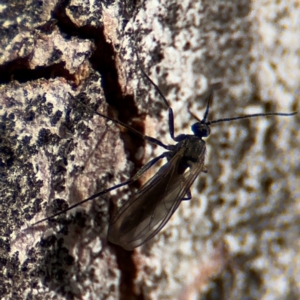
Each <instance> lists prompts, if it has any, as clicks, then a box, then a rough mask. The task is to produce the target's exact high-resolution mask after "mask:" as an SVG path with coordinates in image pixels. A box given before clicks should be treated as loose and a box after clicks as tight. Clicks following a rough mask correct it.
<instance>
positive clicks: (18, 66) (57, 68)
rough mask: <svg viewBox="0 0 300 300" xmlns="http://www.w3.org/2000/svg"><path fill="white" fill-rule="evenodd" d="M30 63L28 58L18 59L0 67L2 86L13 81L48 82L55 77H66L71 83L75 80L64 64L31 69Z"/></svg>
mask: <svg viewBox="0 0 300 300" xmlns="http://www.w3.org/2000/svg"><path fill="white" fill-rule="evenodd" d="M28 61H29V60H28V57H24V58H18V59H16V60H14V61H10V62H8V63H6V64H3V65H2V66H0V84H6V83H9V82H10V81H11V80H17V81H18V82H20V83H25V82H28V81H34V80H38V79H40V78H44V79H46V80H48V79H50V78H55V77H64V78H66V79H67V80H70V81H74V80H75V76H74V75H72V74H70V73H69V72H68V70H66V69H65V64H64V63H63V62H61V63H57V64H53V65H51V66H46V67H36V68H35V69H30V68H29V64H28Z"/></svg>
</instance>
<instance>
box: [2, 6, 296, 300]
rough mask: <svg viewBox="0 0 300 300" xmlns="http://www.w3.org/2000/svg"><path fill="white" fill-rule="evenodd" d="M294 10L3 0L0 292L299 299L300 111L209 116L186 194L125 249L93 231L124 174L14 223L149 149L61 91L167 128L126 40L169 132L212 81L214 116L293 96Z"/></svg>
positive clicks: (157, 129)
mask: <svg viewBox="0 0 300 300" xmlns="http://www.w3.org/2000/svg"><path fill="white" fill-rule="evenodd" d="M299 13H300V11H299V5H298V6H297V1H294V2H293V1H282V2H280V1H279V2H276V4H273V1H265V2H264V5H263V6H262V5H261V3H260V1H252V2H249V1H188V0H187V1H181V2H179V1H172V2H170V1H154V0H151V1H150V0H149V1H144V3H135V2H132V1H120V2H118V1H116V2H113V1H70V2H64V1H61V2H55V1H52V2H51V1H39V2H35V1H32V2H26V4H24V3H23V1H10V2H9V4H8V3H7V4H3V6H1V15H0V24H1V26H0V30H1V34H0V36H1V40H0V49H1V50H0V51H1V52H0V69H1V70H0V83H1V86H0V94H1V96H0V105H1V111H0V116H1V120H0V121H1V128H0V130H1V131H0V142H1V143H0V161H1V180H0V190H1V200H0V201H1V202H0V205H1V209H0V213H1V218H0V222H1V226H0V228H1V237H0V238H1V241H0V257H1V258H0V268H1V272H0V274H1V275H0V281H1V283H0V287H1V288H0V294H1V298H2V299H54V298H55V299H138V298H139V299H140V298H143V299H197V298H199V299H200V298H201V299H242V298H244V297H245V298H247V299H298V298H299V296H300V293H299V290H300V286H299V282H300V280H299V279H300V278H299V277H300V266H299V261H300V259H299V250H298V248H299V198H300V185H299V177H300V173H299V172H300V171H299V170H300V167H299V166H300V165H299V157H300V153H299V149H300V147H299V143H300V137H299V130H298V127H299V116H298V115H296V116H295V117H293V118H266V119H259V120H258V119H252V120H248V121H241V122H234V123H225V124H222V125H221V124H220V126H217V125H216V126H212V128H211V129H212V134H211V136H210V137H209V138H208V139H207V144H208V157H207V163H206V165H207V169H208V173H207V174H200V176H199V181H197V182H196V183H195V184H194V186H193V190H192V194H193V199H192V200H191V201H189V202H184V203H182V204H181V206H180V208H179V209H178V212H177V213H176V214H175V215H174V216H173V218H172V219H171V220H170V222H169V223H168V224H167V226H166V227H165V229H164V230H163V231H162V232H161V233H160V234H158V235H157V236H156V237H155V238H154V239H153V240H151V241H150V242H148V243H147V244H146V245H143V246H142V247H140V248H138V249H137V250H135V251H133V252H127V251H125V250H123V249H120V248H117V247H115V246H114V245H111V244H108V243H107V241H106V230H107V225H108V221H109V217H110V215H111V214H112V213H113V211H114V210H115V208H116V204H117V203H119V204H120V203H121V201H117V200H118V199H119V200H120V199H124V200H126V198H128V197H130V192H132V191H130V189H128V188H124V189H122V190H118V191H115V192H114V193H112V194H110V195H106V196H104V197H101V198H99V199H97V200H96V201H93V202H92V203H89V204H87V205H84V206H83V207H81V208H78V209H77V210H76V212H73V213H71V212H70V213H69V214H68V216H67V217H65V216H60V217H59V218H58V219H57V220H56V221H55V222H51V223H44V224H40V225H39V226H37V227H36V228H32V229H31V230H27V231H22V230H24V229H25V228H26V227H27V226H28V225H29V224H30V223H33V222H35V221H37V220H39V219H41V218H43V217H45V216H46V215H49V214H51V212H53V211H57V210H59V209H60V208H62V207H63V206H64V205H65V204H66V202H67V203H68V204H69V205H71V204H73V203H76V202H78V201H80V200H81V199H83V198H85V197H87V196H90V195H91V194H93V193H94V192H96V191H99V190H101V189H103V188H105V187H107V186H111V185H113V184H116V183H118V182H121V181H123V180H125V179H126V178H128V177H129V176H130V174H132V173H133V172H134V171H136V170H137V169H138V168H139V167H140V166H141V165H142V164H143V163H145V162H146V161H147V160H149V159H150V158H151V157H153V155H157V154H158V153H160V152H161V149H158V148H156V149H153V147H152V146H149V145H147V146H146V145H145V143H144V142H143V141H141V140H139V139H137V138H136V137H135V136H134V135H132V134H130V133H128V132H127V131H124V130H123V129H120V128H118V127H117V126H115V125H114V124H112V123H107V122H105V120H103V119H101V118H100V117H98V116H95V115H93V114H92V113H90V111H88V110H87V109H86V107H84V106H82V105H80V103H79V102H78V101H76V100H75V99H73V98H72V97H71V96H70V95H69V93H71V94H72V95H74V96H77V99H79V100H80V101H83V102H84V103H85V104H86V105H88V106H90V107H92V108H93V109H98V110H99V111H101V112H103V113H106V114H110V115H113V116H115V117H118V118H119V119H120V120H122V121H124V122H126V123H128V124H131V125H132V126H134V127H135V128H137V129H138V130H140V131H144V132H146V134H148V135H151V136H154V137H160V138H162V139H163V140H164V141H166V142H171V141H170V139H169V137H168V134H167V131H168V127H167V115H166V112H165V110H164V106H163V104H162V101H161V99H160V98H159V97H158V96H157V95H156V94H155V93H154V92H153V91H152V90H153V89H151V87H150V86H149V84H148V83H147V82H146V81H145V80H144V79H143V78H142V76H141V73H140V71H139V68H138V67H137V64H136V59H135V57H134V55H133V53H134V50H133V48H134V47H137V48H138V51H139V53H140V56H141V59H142V62H143V65H144V68H145V70H146V71H147V72H148V74H149V75H151V78H152V79H153V80H154V81H155V82H157V83H158V85H159V87H160V88H161V90H162V91H163V93H164V94H165V95H166V97H167V99H168V100H169V102H170V104H171V106H172V107H173V109H174V113H175V116H176V119H175V127H176V128H175V129H176V132H177V133H180V132H185V133H188V132H189V125H190V124H191V123H192V122H193V119H192V118H191V116H190V114H189V113H188V108H189V107H190V108H191V109H192V111H193V112H194V113H196V114H197V115H199V117H202V114H203V109H204V107H205V101H204V95H205V93H206V90H207V87H208V85H209V83H213V82H217V81H221V82H222V84H223V87H222V89H221V90H219V91H217V92H216V95H215V99H214V102H213V105H212V108H211V113H210V118H211V119H217V118H222V117H232V116H236V115H241V114H245V113H255V112H270V111H285V112H288V111H295V110H299V79H300V74H299V72H300V71H299V70H300V68H299V49H300V42H299V38H298V37H299V23H298V22H299V21H298V19H299V18H298V17H297V16H299ZM135 39H136V41H137V46H135V45H136V41H135ZM108 108H109V109H108ZM119 133H120V134H119Z"/></svg>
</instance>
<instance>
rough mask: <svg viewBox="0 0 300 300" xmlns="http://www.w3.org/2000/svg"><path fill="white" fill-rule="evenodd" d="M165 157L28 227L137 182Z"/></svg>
mask: <svg viewBox="0 0 300 300" xmlns="http://www.w3.org/2000/svg"><path fill="white" fill-rule="evenodd" d="M167 156H168V152H164V153H162V154H161V155H159V156H158V157H155V158H153V159H152V160H150V161H149V162H148V163H147V164H146V165H144V166H143V167H142V168H141V169H140V170H138V171H137V173H136V174H135V175H134V176H133V177H132V178H130V179H129V180H127V181H124V182H122V183H120V184H117V185H114V186H112V187H110V188H108V189H105V190H103V191H101V192H98V193H96V194H94V195H92V196H91V197H89V198H86V199H84V200H82V201H80V202H77V203H75V204H74V205H71V206H70V207H68V208H66V209H63V210H61V211H59V212H57V213H55V214H53V215H51V216H50V217H47V218H44V219H42V220H39V221H37V222H35V223H33V224H32V225H31V226H30V227H32V226H35V225H37V224H39V223H42V222H44V221H47V220H49V219H52V218H54V217H56V216H58V215H60V214H63V213H65V212H67V211H69V210H71V209H73V208H75V207H77V206H79V205H81V204H83V203H85V202H88V201H90V200H93V199H95V198H97V197H99V196H101V195H104V194H106V193H108V192H110V191H113V190H115V189H117V188H119V187H121V186H124V185H128V184H131V183H133V182H134V181H136V180H138V179H139V178H140V177H141V176H142V175H143V174H144V173H145V172H146V171H147V170H149V169H150V168H151V167H152V166H153V165H154V164H155V163H157V162H158V161H159V160H160V159H162V158H165V157H167ZM30 227H29V228H30Z"/></svg>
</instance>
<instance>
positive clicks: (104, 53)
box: [53, 9, 144, 300]
mask: <svg viewBox="0 0 300 300" xmlns="http://www.w3.org/2000/svg"><path fill="white" fill-rule="evenodd" d="M53 15H54V16H55V18H56V19H57V26H58V27H59V28H60V30H61V32H63V33H65V34H66V35H69V36H74V35H75V36H77V37H79V38H82V39H92V40H93V41H94V44H95V51H94V52H93V54H92V55H91V57H90V63H91V65H92V67H93V69H94V70H96V71H98V72H99V73H100V74H101V80H102V82H101V86H102V88H103V91H104V95H105V99H106V101H107V103H108V104H109V105H110V107H111V108H112V112H111V113H112V116H113V117H116V118H117V119H119V120H120V121H122V122H124V123H126V124H129V123H130V121H131V120H132V119H133V118H137V117H139V114H138V110H137V107H136V105H135V102H134V97H133V95H126V96H124V95H123V94H122V89H121V86H120V84H119V77H118V71H117V67H116V62H115V59H116V53H115V50H114V48H113V46H112V44H110V43H107V42H106V39H105V35H104V30H103V27H98V28H96V27H91V26H83V27H81V28H77V27H76V26H74V24H73V23H72V22H71V21H70V20H69V18H68V16H67V15H65V10H64V9H57V10H56V11H55V12H54V14H53ZM115 112H117V115H116V114H115ZM131 125H133V127H134V128H135V129H136V130H138V131H140V132H144V127H143V122H140V123H136V124H132V123H131ZM121 138H122V139H123V141H124V145H125V150H126V152H127V153H128V156H129V157H128V159H129V160H130V161H132V162H133V163H134V165H135V169H134V170H133V173H135V172H136V171H137V169H139V168H140V167H141V162H140V161H138V160H137V159H136V158H135V154H136V152H137V149H138V148H139V147H141V146H144V140H143V139H141V138H140V137H138V136H136V135H135V134H133V133H132V132H130V131H126V132H123V133H121ZM115 249H116V258H117V263H118V268H119V270H120V271H121V280H120V295H121V298H120V299H122V300H123V299H124V300H125V299H128V298H130V299H137V300H138V299H140V300H142V299H143V296H142V295H136V294H135V288H134V278H135V277H136V272H137V270H136V266H135V263H134V261H133V260H132V252H129V251H126V250H124V249H123V248H121V247H118V246H115Z"/></svg>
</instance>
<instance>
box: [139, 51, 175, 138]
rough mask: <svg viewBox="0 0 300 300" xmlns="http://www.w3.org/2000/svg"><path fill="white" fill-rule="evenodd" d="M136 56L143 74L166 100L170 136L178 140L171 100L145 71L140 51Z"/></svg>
mask: <svg viewBox="0 0 300 300" xmlns="http://www.w3.org/2000/svg"><path fill="white" fill-rule="evenodd" d="M136 56H137V60H138V64H139V67H140V69H141V71H142V73H143V75H144V76H145V77H146V78H147V80H148V81H149V82H150V83H151V84H152V85H153V86H154V88H155V90H156V91H157V93H158V94H159V95H160V96H161V98H162V99H163V101H164V102H165V104H166V106H167V108H168V110H169V133H170V136H171V138H172V139H173V140H174V141H177V140H176V137H175V136H174V113H173V109H172V107H171V106H170V104H169V102H168V101H167V99H166V97H165V96H164V94H163V93H162V92H161V90H160V89H159V87H158V86H157V84H155V83H154V82H153V80H152V79H151V78H150V77H149V76H148V75H147V74H146V72H145V71H144V69H143V67H142V64H141V61H140V57H139V55H138V52H137V51H136Z"/></svg>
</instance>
